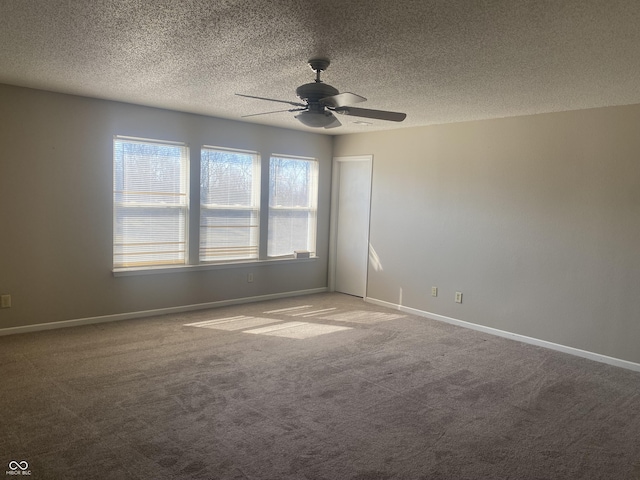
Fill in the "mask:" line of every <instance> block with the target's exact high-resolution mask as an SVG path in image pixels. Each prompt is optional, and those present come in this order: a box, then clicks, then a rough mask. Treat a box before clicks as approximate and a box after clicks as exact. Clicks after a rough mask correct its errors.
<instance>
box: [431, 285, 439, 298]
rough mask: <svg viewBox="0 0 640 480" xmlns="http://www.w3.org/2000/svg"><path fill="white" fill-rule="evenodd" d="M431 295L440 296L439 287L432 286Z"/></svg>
mask: <svg viewBox="0 0 640 480" xmlns="http://www.w3.org/2000/svg"><path fill="white" fill-rule="evenodd" d="M431 296H432V297H437V296H438V287H431Z"/></svg>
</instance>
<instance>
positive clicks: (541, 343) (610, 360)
mask: <svg viewBox="0 0 640 480" xmlns="http://www.w3.org/2000/svg"><path fill="white" fill-rule="evenodd" d="M364 301H365V302H369V303H372V304H374V305H380V306H381V307H387V308H392V309H394V310H400V311H401V312H406V313H410V314H412V315H417V316H419V317H425V318H429V319H431V320H436V321H439V322H445V323H450V324H452V325H456V326H459V327H464V328H469V329H471V330H477V331H479V332H483V333H488V334H489V335H496V336H498V337H504V338H509V339H511V340H516V341H518V342H522V343H528V344H530V345H536V346H538V347H544V348H549V349H551V350H556V351H559V352H563V353H568V354H570V355H575V356H577V357H582V358H586V359H588V360H593V361H596V362H600V363H606V364H608V365H613V366H614V367H621V368H626V369H628V370H634V371H636V372H640V363H635V362H630V361H628V360H622V359H620V358H615V357H609V356H607V355H602V354H600V353H594V352H589V351H587V350H580V349H579V348H574V347H568V346H566V345H561V344H559V343H553V342H548V341H546V340H540V339H538V338H533V337H527V336H525V335H520V334H518V333H511V332H507V331H505V330H499V329H497V328H492V327H486V326H484V325H478V324H476V323H471V322H465V321H464V320H458V319H456V318H451V317H445V316H444V315H438V314H437V313H431V312H425V311H424V310H418V309H416V308H411V307H405V306H404V305H398V304H396V303H391V302H386V301H384V300H378V299H375V298H371V297H366V298H365V299H364Z"/></svg>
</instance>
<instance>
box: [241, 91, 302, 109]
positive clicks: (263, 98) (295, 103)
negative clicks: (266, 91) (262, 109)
mask: <svg viewBox="0 0 640 480" xmlns="http://www.w3.org/2000/svg"><path fill="white" fill-rule="evenodd" d="M236 95H237V96H239V97H247V98H257V99H258V100H267V101H269V102H278V103H287V104H289V105H293V106H294V107H306V106H307V105H306V104H304V103H298V102H288V101H287V100H276V99H275V98H265V97H254V96H253V95H243V94H242V93H236Z"/></svg>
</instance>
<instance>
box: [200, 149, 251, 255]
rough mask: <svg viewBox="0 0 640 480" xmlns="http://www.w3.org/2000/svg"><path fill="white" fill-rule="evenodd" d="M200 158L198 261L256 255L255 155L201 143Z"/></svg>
mask: <svg viewBox="0 0 640 480" xmlns="http://www.w3.org/2000/svg"><path fill="white" fill-rule="evenodd" d="M200 161H201V163H200V261H201V262H215V261H223V260H240V259H252V258H258V243H259V237H260V231H259V226H260V221H259V220H260V160H259V157H258V155H257V154H256V153H254V152H244V151H237V150H225V149H220V148H215V147H205V148H202V150H201V160H200Z"/></svg>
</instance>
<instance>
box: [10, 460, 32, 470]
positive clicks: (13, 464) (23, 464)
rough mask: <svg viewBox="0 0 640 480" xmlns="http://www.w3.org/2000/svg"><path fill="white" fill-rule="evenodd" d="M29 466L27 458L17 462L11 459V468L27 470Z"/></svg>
mask: <svg viewBox="0 0 640 480" xmlns="http://www.w3.org/2000/svg"><path fill="white" fill-rule="evenodd" d="M28 468H29V464H28V463H27V461H26V460H23V461H21V462H16V461H15V460H11V461H10V462H9V469H11V470H27V469H28Z"/></svg>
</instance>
